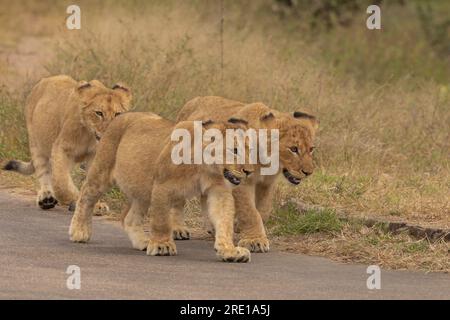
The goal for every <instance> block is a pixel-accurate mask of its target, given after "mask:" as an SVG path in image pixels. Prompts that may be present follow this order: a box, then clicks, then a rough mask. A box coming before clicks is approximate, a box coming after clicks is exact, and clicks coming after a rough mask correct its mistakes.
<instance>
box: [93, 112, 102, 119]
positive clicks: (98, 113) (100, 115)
mask: <svg viewBox="0 0 450 320" xmlns="http://www.w3.org/2000/svg"><path fill="white" fill-rule="evenodd" d="M95 114H96V115H98V116H99V117H102V118H103V112H101V111H95Z"/></svg>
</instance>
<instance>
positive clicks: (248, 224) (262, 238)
mask: <svg viewBox="0 0 450 320" xmlns="http://www.w3.org/2000/svg"><path fill="white" fill-rule="evenodd" d="M233 196H234V201H235V203H236V217H237V221H238V222H237V223H238V226H239V228H240V231H241V232H240V241H239V243H238V245H239V246H242V247H245V248H247V249H249V250H250V251H251V252H268V251H269V240H268V239H267V235H266V231H265V229H264V224H263V221H262V219H261V215H260V214H259V212H258V210H257V209H256V207H255V201H254V200H253V199H255V188H254V186H252V185H250V186H240V187H238V188H236V189H235V190H234V191H233Z"/></svg>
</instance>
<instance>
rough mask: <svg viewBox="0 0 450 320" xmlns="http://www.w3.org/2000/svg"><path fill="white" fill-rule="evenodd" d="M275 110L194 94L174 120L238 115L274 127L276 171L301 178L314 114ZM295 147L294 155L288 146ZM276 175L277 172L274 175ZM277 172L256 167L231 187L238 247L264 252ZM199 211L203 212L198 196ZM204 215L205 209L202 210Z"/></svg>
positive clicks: (306, 170)
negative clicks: (276, 132) (277, 135)
mask: <svg viewBox="0 0 450 320" xmlns="http://www.w3.org/2000/svg"><path fill="white" fill-rule="evenodd" d="M296 116H297V117H294V113H285V112H279V111H277V110H274V109H271V108H269V107H267V106H266V105H264V104H262V103H252V104H245V103H242V102H239V101H233V100H229V99H225V98H222V97H215V96H208V97H197V98H194V99H192V100H190V101H189V102H187V103H186V104H185V105H184V107H183V108H181V109H180V111H179V113H178V117H177V121H183V120H206V119H211V120H213V121H227V120H228V119H230V118H233V117H235V118H239V119H243V120H245V121H247V122H248V127H249V128H254V129H278V130H279V133H280V140H279V151H280V153H279V160H280V170H279V173H281V172H283V170H287V171H288V172H289V173H290V174H291V175H292V176H294V177H295V178H296V179H299V180H301V179H303V178H304V177H306V176H307V175H309V174H311V173H312V172H313V169H314V166H313V161H312V152H311V151H312V147H313V143H314V137H315V133H316V130H317V128H318V121H317V120H316V118H315V117H314V116H311V115H308V114H306V113H300V112H299V113H297V114H296ZM294 146H295V147H297V148H298V150H299V153H298V154H295V153H293V152H292V151H291V149H290V148H292V147H294ZM277 175H278V174H277ZM277 175H272V176H267V175H266V176H263V175H261V174H260V171H259V170H256V172H255V174H254V175H252V177H250V178H249V179H247V180H246V182H245V183H243V184H241V185H240V186H238V187H237V188H235V189H234V190H233V196H234V200H235V205H236V216H237V225H238V228H239V230H240V241H239V244H238V245H239V246H242V247H246V248H248V249H250V250H251V251H252V252H267V251H268V250H269V241H268V239H267V235H266V232H265V228H264V224H263V222H264V221H266V220H267V219H268V217H269V215H270V212H271V210H272V200H273V190H274V186H275V182H276V178H277ZM201 203H202V211H207V208H206V207H205V205H204V204H205V201H204V199H201ZM205 214H206V212H205Z"/></svg>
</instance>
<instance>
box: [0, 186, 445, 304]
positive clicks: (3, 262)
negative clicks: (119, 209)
mask: <svg viewBox="0 0 450 320" xmlns="http://www.w3.org/2000/svg"><path fill="white" fill-rule="evenodd" d="M69 222H70V215H69V214H68V213H67V212H66V211H65V210H62V209H57V210H52V211H47V212H44V211H41V210H39V209H37V208H35V206H34V203H33V202H32V201H30V200H29V199H27V198H22V197H18V196H15V195H11V194H8V193H5V192H2V191H0V298H2V299H22V298H26V299H120V298H124V299H311V298H319V299H330V298H333V299H336V298H337V299H350V298H362V299H367V298H369V299H385V298H427V299H428V298H437V299H450V275H448V274H424V273H414V272H401V271H399V272H393V271H382V278H381V279H382V289H381V290H368V289H367V287H366V279H367V277H368V275H367V274H366V266H363V265H344V264H339V263H335V262H332V261H329V260H327V259H323V258H316V257H309V256H304V255H299V254H288V253H282V252H271V253H268V254H253V255H252V262H251V263H248V264H227V263H223V262H220V261H218V260H216V258H215V252H214V250H213V249H212V242H210V241H202V240H191V241H180V242H178V243H177V245H178V253H179V254H178V256H176V257H148V256H146V255H145V253H144V252H139V251H135V250H133V249H131V247H130V244H129V242H128V239H127V238H126V235H125V234H124V233H123V232H122V230H121V229H120V228H119V227H118V226H117V225H115V224H113V223H111V222H107V221H105V220H104V219H97V220H95V221H94V237H93V240H92V242H91V243H89V244H73V243H71V242H70V241H69V240H68V235H67V230H68V226H69ZM69 265H77V266H79V267H80V268H81V289H80V290H68V289H67V287H66V279H67V277H68V275H67V274H66V273H65V271H66V269H67V267H68V266H69Z"/></svg>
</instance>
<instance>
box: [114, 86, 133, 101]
mask: <svg viewBox="0 0 450 320" xmlns="http://www.w3.org/2000/svg"><path fill="white" fill-rule="evenodd" d="M112 89H113V90H114V91H115V92H117V93H118V94H119V95H120V97H121V98H122V100H123V102H124V103H126V104H127V105H129V104H130V102H131V99H132V98H133V95H132V94H131V89H130V88H129V87H128V86H126V85H125V84H123V83H116V84H115V85H113V86H112Z"/></svg>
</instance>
